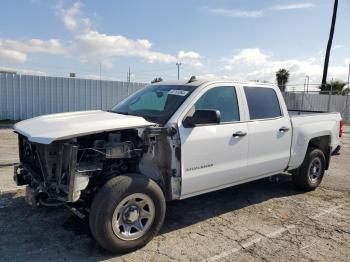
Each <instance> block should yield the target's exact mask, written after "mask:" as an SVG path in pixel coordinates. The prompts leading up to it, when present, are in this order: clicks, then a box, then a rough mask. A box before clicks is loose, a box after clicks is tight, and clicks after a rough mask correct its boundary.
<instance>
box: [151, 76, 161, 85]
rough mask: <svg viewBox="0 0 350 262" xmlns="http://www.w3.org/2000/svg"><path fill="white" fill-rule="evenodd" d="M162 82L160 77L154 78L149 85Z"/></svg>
mask: <svg viewBox="0 0 350 262" xmlns="http://www.w3.org/2000/svg"><path fill="white" fill-rule="evenodd" d="M162 81H163V78H161V77H156V78H154V79H153V80H152V81H151V83H152V84H154V83H158V82H162Z"/></svg>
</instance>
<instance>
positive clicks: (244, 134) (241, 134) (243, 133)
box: [232, 131, 247, 137]
mask: <svg viewBox="0 0 350 262" xmlns="http://www.w3.org/2000/svg"><path fill="white" fill-rule="evenodd" d="M246 135H247V133H246V132H242V131H237V132H235V133H233V134H232V136H233V137H243V136H246Z"/></svg>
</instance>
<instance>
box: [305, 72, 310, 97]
mask: <svg viewBox="0 0 350 262" xmlns="http://www.w3.org/2000/svg"><path fill="white" fill-rule="evenodd" d="M306 79H307V80H306V93H309V83H310V77H309V76H306Z"/></svg>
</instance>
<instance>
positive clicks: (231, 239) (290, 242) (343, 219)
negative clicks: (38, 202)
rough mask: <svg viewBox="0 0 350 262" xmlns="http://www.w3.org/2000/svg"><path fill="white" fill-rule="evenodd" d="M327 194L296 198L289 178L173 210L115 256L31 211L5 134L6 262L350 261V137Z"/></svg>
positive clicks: (0, 212) (71, 221)
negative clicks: (153, 232)
mask: <svg viewBox="0 0 350 262" xmlns="http://www.w3.org/2000/svg"><path fill="white" fill-rule="evenodd" d="M343 143H344V145H343V149H342V150H341V154H340V155H339V156H334V157H333V158H332V163H331V167H330V170H329V171H328V172H327V175H326V176H325V179H324V181H323V183H322V186H321V187H320V188H318V189H317V190H315V191H313V192H309V193H303V192H300V191H297V190H295V188H294V187H293V184H292V182H291V180H290V177H289V176H287V175H280V176H278V178H279V179H278V181H277V180H274V181H268V180H266V179H265V180H259V181H255V182H252V183H248V184H244V185H240V186H236V187H232V188H229V189H225V190H221V191H218V192H214V193H209V194H205V195H202V196H198V197H194V198H190V199H186V200H183V201H179V202H173V203H170V204H169V205H168V209H167V216H166V220H165V224H164V227H163V229H162V231H161V233H160V234H159V235H158V236H157V237H156V238H155V239H154V240H153V241H152V242H150V243H149V244H148V245H147V246H146V247H144V248H143V249H141V250H138V251H136V252H133V253H130V254H126V255H121V256H116V255H112V254H109V253H107V252H105V251H104V250H102V249H101V248H99V247H98V246H97V245H96V243H95V242H94V241H93V240H92V238H91V236H90V233H89V230H88V223H87V221H86V220H80V219H78V218H76V217H75V216H74V215H72V214H71V213H70V211H68V210H66V209H64V208H52V209H50V208H37V209H32V208H30V207H28V206H27V205H26V204H25V201H24V197H23V196H24V191H23V189H15V187H14V184H13V182H12V180H11V179H12V167H11V166H6V165H7V164H8V163H9V162H11V160H10V159H12V161H14V162H16V161H17V160H16V159H17V146H16V137H15V136H14V135H13V134H12V133H11V131H10V130H9V129H0V191H1V192H0V194H1V195H0V254H1V256H0V260H1V261H9V260H11V261H28V260H36V261H48V260H51V261H173V260H175V261H176V260H178V261H189V260H192V261H233V260H235V261H349V257H350V175H349V170H350V134H345V137H344V139H343Z"/></svg>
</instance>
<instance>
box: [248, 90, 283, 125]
mask: <svg viewBox="0 0 350 262" xmlns="http://www.w3.org/2000/svg"><path fill="white" fill-rule="evenodd" d="M244 93H245V96H246V98H247V102H248V108H249V115H250V119H251V120H255V119H266V118H276V117H280V116H281V115H282V113H281V107H280V104H279V101H278V97H277V94H276V92H275V90H273V89H272V88H265V87H250V86H249V87H247V86H245V87H244Z"/></svg>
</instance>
